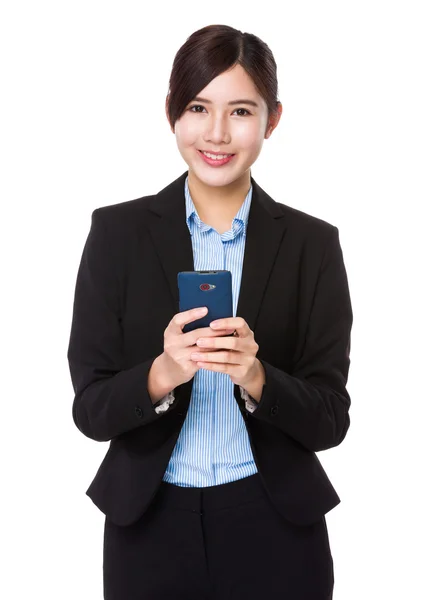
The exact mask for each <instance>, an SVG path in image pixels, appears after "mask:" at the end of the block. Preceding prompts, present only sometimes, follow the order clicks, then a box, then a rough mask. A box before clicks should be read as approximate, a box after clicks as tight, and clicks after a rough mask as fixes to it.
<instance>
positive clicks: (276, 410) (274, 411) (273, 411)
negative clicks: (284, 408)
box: [270, 406, 279, 415]
mask: <svg viewBox="0 0 442 600" xmlns="http://www.w3.org/2000/svg"><path fill="white" fill-rule="evenodd" d="M278 412H279V408H278V407H277V406H272V409H271V411H270V413H271V414H272V415H277V414H278Z"/></svg>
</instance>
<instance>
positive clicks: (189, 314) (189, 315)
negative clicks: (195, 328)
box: [171, 306, 207, 333]
mask: <svg viewBox="0 0 442 600" xmlns="http://www.w3.org/2000/svg"><path fill="white" fill-rule="evenodd" d="M206 314H207V307H206V306H203V307H198V308H191V309H190V310H185V311H183V312H180V313H177V314H176V315H175V316H174V317H173V319H172V321H171V328H172V331H173V332H175V333H179V332H180V331H182V330H183V327H184V325H187V324H188V323H192V322H193V321H196V320H197V319H201V318H202V317H204V315H206Z"/></svg>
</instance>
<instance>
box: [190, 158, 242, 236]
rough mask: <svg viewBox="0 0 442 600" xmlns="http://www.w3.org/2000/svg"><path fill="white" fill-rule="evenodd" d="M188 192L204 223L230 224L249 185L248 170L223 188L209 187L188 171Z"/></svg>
mask: <svg viewBox="0 0 442 600" xmlns="http://www.w3.org/2000/svg"><path fill="white" fill-rule="evenodd" d="M188 177H189V181H188V184H189V192H190V195H191V197H192V201H193V203H194V205H195V208H196V210H197V212H198V215H199V216H200V219H201V220H202V221H204V222H205V223H208V224H210V222H213V221H225V222H227V221H228V222H231V221H232V220H233V218H234V217H235V215H236V213H237V212H238V210H239V209H240V207H241V206H242V203H243V202H244V199H245V197H246V195H247V192H248V191H249V189H250V185H251V174H250V169H247V171H246V172H245V173H243V174H242V175H241V177H239V178H238V179H236V180H235V181H232V182H231V183H229V184H228V185H224V186H210V185H207V184H205V183H204V182H203V181H201V180H200V179H198V177H197V176H196V175H195V174H194V172H193V171H191V170H189V174H188Z"/></svg>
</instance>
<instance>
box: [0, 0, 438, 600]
mask: <svg viewBox="0 0 442 600" xmlns="http://www.w3.org/2000/svg"><path fill="white" fill-rule="evenodd" d="M437 4H439V3H437V2H426V1H423V0H420V1H419V2H418V1H415V2H408V1H404V0H402V1H401V2H399V1H398V2H392V1H388V0H382V1H379V0H371V1H370V2H355V1H352V2H350V1H347V2H343V1H335V2H328V1H327V2H302V3H300V2H294V3H290V5H289V4H284V3H270V4H268V3H266V4H264V3H262V4H261V5H260V4H257V3H256V2H251V1H250V0H249V1H246V2H230V1H223V2H216V3H215V2H185V3H180V4H179V5H178V4H177V5H176V6H174V5H173V4H170V3H152V4H151V3H149V2H147V1H146V2H130V1H128V0H126V1H125V2H109V1H108V2H98V1H94V0H88V1H87V2H85V1H78V0H77V1H76V2H60V1H58V2H55V1H54V2H48V1H41V2H19V1H15V2H5V3H3V5H2V8H1V14H0V23H1V25H0V55H1V87H2V92H1V97H0V102H1V110H0V119H1V135H0V138H1V139H0V144H1V146H0V148H1V155H0V158H1V180H0V185H1V190H0V191H1V196H0V197H1V233H2V235H1V261H2V266H1V272H2V294H1V315H2V336H1V340H2V360H1V365H2V391H1V400H2V404H1V407H2V409H1V413H2V433H1V436H0V440H1V482H2V486H1V487H2V492H1V496H0V497H1V504H2V510H1V515H2V520H3V522H2V527H1V536H0V538H1V542H0V543H1V546H2V549H1V552H2V555H3V559H2V576H1V579H0V596H1V597H2V598H4V599H5V600H15V599H20V600H23V599H25V598H26V599H27V598H36V597H41V598H45V600H52V599H57V600H60V599H63V600H71V599H79V598H81V599H82V600H96V599H99V598H102V571H101V569H102V543H103V540H102V534H103V524H104V516H103V515H102V513H101V512H100V511H99V510H98V509H97V508H96V507H95V505H93V503H92V502H91V501H90V499H89V498H88V497H87V496H86V495H85V490H86V489H87V487H88V486H89V483H90V481H91V480H92V478H93V477H94V475H95V472H96V470H97V469H98V466H99V464H100V462H101V460H102V458H103V456H104V454H105V452H106V449H107V446H108V444H107V443H97V442H94V441H92V440H90V439H88V438H86V437H84V436H83V435H82V434H81V433H80V432H79V431H78V430H77V429H76V427H75V425H74V423H73V420H72V416H71V409H72V401H73V389H72V386H71V381H70V375H69V371H68V363H67V357H66V353H67V345H68V337H69V331H70V326H71V316H72V314H71V313H72V302H73V293H74V285H75V278H76V274H77V269H78V265H79V260H80V255H81V251H82V248H83V245H84V242H85V240H86V236H87V233H88V231H89V227H90V215H91V212H92V210H93V209H94V208H96V207H99V206H104V205H108V204H113V203H117V202H124V201H126V200H130V199H134V198H138V197H140V196H144V195H148V194H154V193H156V192H158V191H159V190H160V189H162V188H163V187H165V186H166V185H167V184H168V183H170V182H171V181H172V180H173V179H175V178H176V177H178V176H179V175H180V174H181V173H183V172H184V171H185V170H186V168H187V165H186V164H185V163H184V162H183V160H182V158H181V156H180V154H179V152H178V149H177V147H176V142H175V137H174V135H173V133H172V132H171V131H170V128H169V125H168V123H167V120H166V116H165V110H164V102H165V97H166V94H167V90H168V78H169V75H170V70H171V67H172V62H173V58H174V56H175V53H176V52H177V50H178V49H179V47H180V46H181V45H182V44H183V43H184V42H185V40H186V38H187V37H188V36H189V35H190V34H191V33H192V32H193V31H195V30H196V29H199V28H200V27H203V26H206V25H210V24H215V23H223V24H227V25H230V26H233V27H235V28H237V29H240V30H242V31H247V32H250V33H254V34H256V35H258V36H259V37H261V38H262V39H263V40H264V41H265V42H266V43H267V44H268V45H269V46H270V48H271V49H272V51H273V53H274V56H275V59H276V62H277V64H278V75H279V92H280V93H279V98H280V100H281V102H282V104H283V110H284V112H283V115H282V118H281V121H280V123H279V126H278V127H277V129H276V130H275V132H274V134H273V135H272V136H271V138H270V139H269V140H266V141H265V142H264V145H263V149H262V152H261V155H260V157H259V158H258V160H257V161H256V163H255V164H254V165H253V167H252V174H253V176H254V178H255V179H256V180H257V182H258V183H259V184H260V185H261V187H263V188H264V189H265V190H266V191H267V192H268V193H269V194H270V195H271V196H272V197H273V198H274V199H275V200H277V201H279V202H283V203H285V204H288V205H291V206H293V207H295V208H298V209H300V210H303V211H305V212H308V213H310V214H312V215H314V216H318V217H320V218H322V219H324V220H326V221H329V222H330V223H332V224H334V225H336V226H337V227H338V228H339V232H340V240H341V245H342V249H343V252H344V258H345V263H346V267H347V274H348V278H349V283H350V291H351V297H352V303H353V311H354V326H353V332H352V351H351V359H352V364H351V367H350V376H349V380H348V390H349V392H350V395H351V397H352V407H351V412H350V414H351V419H352V424H351V427H350V430H349V432H348V434H347V437H346V439H345V441H344V443H343V444H342V445H341V446H339V447H337V448H333V449H332V450H328V451H326V452H322V453H319V458H320V460H321V462H322V464H323V465H324V467H325V469H326V471H327V473H328V475H329V477H330V479H331V481H332V482H333V484H334V486H335V488H336V490H337V491H338V494H339V495H340V497H341V500H342V502H341V504H340V505H339V506H338V507H336V508H335V509H334V510H333V511H331V512H330V513H328V515H327V522H328V526H329V533H330V542H331V546H332V553H333V557H334V563H335V579H336V583H335V596H334V600H335V599H336V600H373V599H374V598H376V600H391V599H401V600H405V599H414V600H417V599H419V600H420V599H424V598H425V599H427V598H428V599H430V598H431V599H432V600H433V599H435V598H442V591H441V587H442V584H441V580H440V565H441V560H442V553H441V535H442V527H441V504H442V498H441V492H440V489H441V486H440V479H441V472H442V469H441V464H440V463H441V461H440V459H441V451H440V437H441V436H440V430H441V427H440V421H439V415H440V410H439V408H440V404H441V400H442V398H441V377H440V364H441V353H440V341H441V318H440V312H441V307H442V298H441V294H440V291H439V290H440V275H441V265H440V262H441V258H442V252H441V245H440V239H441V234H440V231H441V226H440V223H439V221H438V218H437V216H438V215H439V208H440V203H441V199H442V195H441V187H442V186H441V164H442V163H441V159H442V156H441V154H442V151H441V147H442V146H441V140H442V126H441V125H442V123H441V114H442V110H441V107H442V93H441V72H442V66H441V56H442V47H441V29H442V22H441V18H440V14H438V12H437V8H438V7H437ZM439 6H440V5H439ZM128 600H130V599H128Z"/></svg>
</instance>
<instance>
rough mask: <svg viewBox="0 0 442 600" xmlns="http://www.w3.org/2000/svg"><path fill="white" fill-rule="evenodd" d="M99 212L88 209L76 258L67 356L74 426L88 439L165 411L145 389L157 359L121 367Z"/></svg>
mask: <svg viewBox="0 0 442 600" xmlns="http://www.w3.org/2000/svg"><path fill="white" fill-rule="evenodd" d="M102 210H103V209H102V208H97V209H95V210H94V211H93V212H92V216H91V227H90V231H89V234H88V236H87V239H86V243H85V246H84V249H83V252H82V255H81V259H80V265H79V268H78V274H77V280H76V285H75V292H74V302H73V314H72V325H71V332H70V338H69V345H68V351H67V358H68V362H69V370H70V374H71V379H72V385H73V388H74V393H75V397H74V401H73V407H72V415H73V419H74V422H75V424H76V426H77V427H78V429H79V430H80V431H81V432H82V433H83V434H84V435H85V436H87V437H89V438H91V439H93V440H96V441H109V440H110V439H112V438H114V437H116V436H118V435H120V434H122V433H125V432H127V431H130V430H132V429H135V428H137V427H140V426H142V425H146V424H148V423H151V422H153V421H156V420H157V419H159V418H161V417H162V414H164V413H161V411H159V412H158V411H156V410H155V407H154V405H153V403H152V399H151V397H150V395H149V392H148V390H147V378H148V374H149V370H150V368H151V366H152V363H153V361H154V360H155V358H156V357H155V356H154V357H151V358H149V359H147V360H145V361H143V362H141V363H139V364H137V365H135V366H133V367H132V368H130V369H124V368H123V335H122V333H123V332H122V325H121V308H120V296H121V295H120V294H119V293H118V274H117V263H116V260H115V258H114V248H113V243H114V242H115V240H112V239H111V236H109V235H108V234H107V231H106V224H105V219H104V217H105V215H104V214H103V212H102ZM156 406H158V403H157V404H156Z"/></svg>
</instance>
